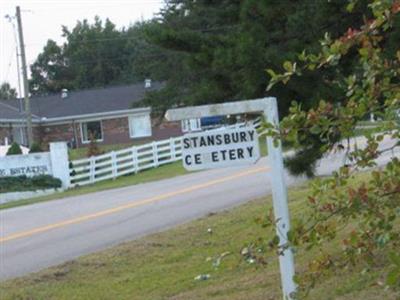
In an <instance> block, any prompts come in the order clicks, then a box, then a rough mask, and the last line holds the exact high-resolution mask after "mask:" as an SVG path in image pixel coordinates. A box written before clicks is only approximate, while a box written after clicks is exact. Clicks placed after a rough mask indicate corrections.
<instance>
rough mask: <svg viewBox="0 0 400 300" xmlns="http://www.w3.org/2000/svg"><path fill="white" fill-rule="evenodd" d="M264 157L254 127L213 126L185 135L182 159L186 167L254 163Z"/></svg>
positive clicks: (214, 166)
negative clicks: (217, 127) (226, 127)
mask: <svg viewBox="0 0 400 300" xmlns="http://www.w3.org/2000/svg"><path fill="white" fill-rule="evenodd" d="M259 158H260V148H259V144H258V135H257V132H256V131H255V130H254V128H253V127H242V128H234V129H221V130H210V131H205V132H199V133H189V134H185V135H184V136H183V149H182V160H183V166H184V167H185V169H186V170H189V171H194V170H202V169H210V168H222V167H230V166H236V165H249V164H254V163H256V162H257V160H258V159H259Z"/></svg>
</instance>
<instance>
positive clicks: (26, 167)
mask: <svg viewBox="0 0 400 300" xmlns="http://www.w3.org/2000/svg"><path fill="white" fill-rule="evenodd" d="M51 170H52V168H51V162H50V154H49V153H47V152H43V153H32V154H26V155H9V156H4V157H0V177H5V176H21V175H26V176H28V177H30V176H36V175H43V174H51Z"/></svg>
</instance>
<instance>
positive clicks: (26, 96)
mask: <svg viewBox="0 0 400 300" xmlns="http://www.w3.org/2000/svg"><path fill="white" fill-rule="evenodd" d="M16 17H17V23H18V36H19V46H20V50H21V51H20V53H21V62H22V79H23V81H24V99H25V115H26V129H27V135H28V145H29V147H31V146H32V144H33V131H32V115H31V105H30V102H29V87H28V73H27V70H26V57H25V44H24V36H23V33H22V21H21V10H20V8H19V6H17V9H16Z"/></svg>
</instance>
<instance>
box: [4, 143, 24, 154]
mask: <svg viewBox="0 0 400 300" xmlns="http://www.w3.org/2000/svg"><path fill="white" fill-rule="evenodd" d="M19 154H22V150H21V147H20V146H19V145H18V144H17V143H16V142H14V143H12V144H11V147H10V148H8V151H7V154H6V155H19Z"/></svg>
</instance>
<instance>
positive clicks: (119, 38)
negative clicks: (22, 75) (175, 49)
mask: <svg viewBox="0 0 400 300" xmlns="http://www.w3.org/2000/svg"><path fill="white" fill-rule="evenodd" d="M238 27H240V25H229V26H220V27H210V28H197V29H189V28H188V29H187V30H188V31H193V32H202V33H207V32H213V31H218V30H224V29H236V28H238ZM130 28H133V27H130ZM116 33H122V31H116ZM116 40H139V41H140V39H138V38H137V37H129V36H121V37H115V38H91V39H90V40H79V43H97V42H103V41H116ZM40 44H41V43H30V44H27V45H25V46H27V47H29V46H33V45H40Z"/></svg>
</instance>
